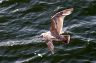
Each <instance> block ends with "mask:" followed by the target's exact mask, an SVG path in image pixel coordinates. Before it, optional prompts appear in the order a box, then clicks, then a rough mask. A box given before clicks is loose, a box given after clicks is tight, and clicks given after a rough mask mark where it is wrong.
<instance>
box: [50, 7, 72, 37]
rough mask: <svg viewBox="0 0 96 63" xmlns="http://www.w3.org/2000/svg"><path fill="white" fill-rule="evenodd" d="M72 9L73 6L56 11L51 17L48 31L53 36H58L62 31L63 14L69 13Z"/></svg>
mask: <svg viewBox="0 0 96 63" xmlns="http://www.w3.org/2000/svg"><path fill="white" fill-rule="evenodd" d="M72 11H73V8H70V9H65V10H63V11H60V12H58V13H56V14H55V15H54V16H53V17H52V18H51V26H50V32H51V34H52V35H53V36H55V37H56V38H59V36H60V34H61V33H62V28H63V19H64V17H65V16H67V15H69V14H71V12H72Z"/></svg>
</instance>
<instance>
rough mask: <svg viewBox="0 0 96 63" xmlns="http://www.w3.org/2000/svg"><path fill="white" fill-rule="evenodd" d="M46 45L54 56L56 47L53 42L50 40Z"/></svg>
mask: <svg viewBox="0 0 96 63" xmlns="http://www.w3.org/2000/svg"><path fill="white" fill-rule="evenodd" d="M46 44H47V46H48V48H49V50H50V51H51V52H52V54H54V45H53V43H52V41H51V40H50V41H48V42H47V43H46Z"/></svg>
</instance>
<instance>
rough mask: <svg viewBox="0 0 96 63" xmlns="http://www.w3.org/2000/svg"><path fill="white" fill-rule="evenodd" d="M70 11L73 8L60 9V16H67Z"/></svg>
mask: <svg viewBox="0 0 96 63" xmlns="http://www.w3.org/2000/svg"><path fill="white" fill-rule="evenodd" d="M72 11H73V8H69V9H65V10H63V11H61V13H62V16H67V15H70V14H71V13H72Z"/></svg>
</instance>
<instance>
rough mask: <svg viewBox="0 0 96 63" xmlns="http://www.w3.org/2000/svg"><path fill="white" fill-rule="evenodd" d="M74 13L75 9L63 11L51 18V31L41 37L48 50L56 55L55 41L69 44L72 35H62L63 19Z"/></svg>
mask: <svg viewBox="0 0 96 63" xmlns="http://www.w3.org/2000/svg"><path fill="white" fill-rule="evenodd" d="M72 11H73V8H69V9H65V10H62V11H60V12H58V13H56V14H55V15H54V16H52V17H51V26H50V31H48V32H45V33H42V34H41V35H40V37H41V38H42V40H43V41H45V43H46V44H47V46H48V49H49V50H50V51H51V52H52V54H54V45H53V42H52V41H53V40H58V41H63V42H65V43H69V41H70V35H62V33H63V31H62V28H63V19H64V18H65V17H66V16H67V15H70V14H71V13H72Z"/></svg>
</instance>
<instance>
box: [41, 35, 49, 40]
mask: <svg viewBox="0 0 96 63" xmlns="http://www.w3.org/2000/svg"><path fill="white" fill-rule="evenodd" d="M40 38H42V41H45V40H47V38H48V33H42V34H41V35H40Z"/></svg>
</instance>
